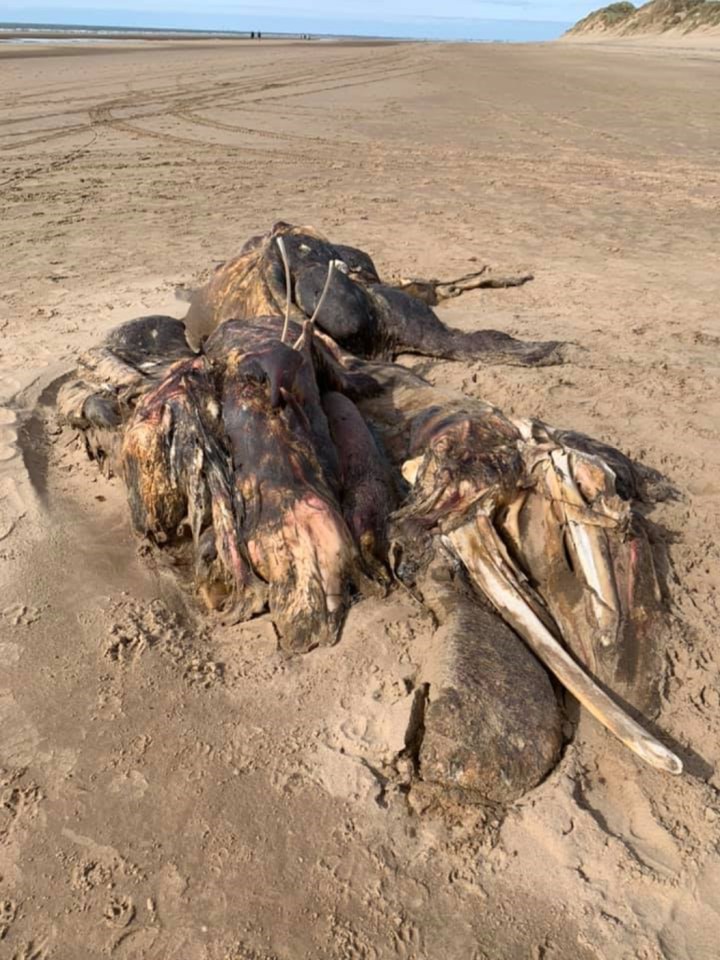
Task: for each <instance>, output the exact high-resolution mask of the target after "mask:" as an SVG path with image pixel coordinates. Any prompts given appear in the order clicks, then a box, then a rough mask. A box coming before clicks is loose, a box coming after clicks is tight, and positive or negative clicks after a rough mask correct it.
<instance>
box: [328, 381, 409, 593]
mask: <svg viewBox="0 0 720 960" xmlns="http://www.w3.org/2000/svg"><path fill="white" fill-rule="evenodd" d="M323 409H324V410H325V413H326V415H327V418H328V422H329V425H330V433H331V435H332V440H333V444H334V446H335V449H336V450H337V452H338V458H339V466H340V481H341V503H342V508H343V515H344V517H345V520H346V522H347V525H348V527H349V528H350V532H351V533H352V535H353V538H354V539H355V542H356V543H357V544H358V546H359V548H360V554H361V556H362V558H363V561H364V563H365V565H366V568H367V569H368V571H370V572H372V573H373V574H374V576H375V577H376V578H377V579H379V580H382V581H386V580H387V531H386V526H387V520H388V517H389V515H390V513H391V512H392V510H393V508H394V507H395V505H396V496H395V492H394V489H393V488H394V483H393V480H392V477H391V475H390V468H389V464H388V463H387V461H386V459H385V457H384V456H383V454H382V453H381V452H380V450H379V449H378V446H377V443H376V441H375V439H374V437H373V435H372V433H371V432H370V430H369V429H368V427H367V424H366V423H365V421H364V420H363V418H362V415H361V414H360V411H359V410H358V408H357V407H356V406H355V404H354V403H353V402H352V400H349V399H348V398H347V397H345V396H343V395H342V394H341V393H336V392H332V391H331V392H329V393H326V394H325V395H324V396H323Z"/></svg>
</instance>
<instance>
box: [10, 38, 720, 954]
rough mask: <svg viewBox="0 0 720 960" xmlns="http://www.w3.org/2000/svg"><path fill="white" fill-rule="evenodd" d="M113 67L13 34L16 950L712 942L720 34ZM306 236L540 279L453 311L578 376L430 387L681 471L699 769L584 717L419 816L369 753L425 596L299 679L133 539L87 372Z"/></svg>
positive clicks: (386, 258) (671, 577)
mask: <svg viewBox="0 0 720 960" xmlns="http://www.w3.org/2000/svg"><path fill="white" fill-rule="evenodd" d="M29 46H32V50H30V51H28V47H29ZM100 48H102V53H103V55H102V56H98V55H94V50H90V49H89V47H86V46H82V47H81V46H80V45H76V46H75V47H73V48H72V49H71V50H70V49H67V48H62V47H60V46H58V45H55V46H53V48H52V50H50V49H49V48H43V49H42V50H41V49H40V47H39V46H38V45H26V46H25V47H24V48H23V49H19V48H17V47H13V46H10V45H8V46H3V47H2V48H1V49H0V249H1V250H2V278H3V282H2V285H1V287H0V957H3V958H4V957H8V958H18V960H20V958H23V960H29V958H33V960H50V958H57V960H84V958H88V960H90V958H93V960H94V958H97V957H104V956H111V957H114V958H115V957H116V958H122V960H126V958H127V960H131V958H132V960H141V958H152V960H170V958H173V960H174V958H178V960H301V958H302V960H304V958H313V960H316V958H317V960H384V958H406V960H410V958H413V960H437V958H446V960H515V958H518V960H520V958H523V960H524V958H528V960H711V958H715V957H717V955H718V954H717V950H718V947H717V945H718V943H719V942H720V855H719V853H718V840H719V831H720V798H719V796H718V789H719V788H720V774H718V772H717V765H718V761H719V760H720V673H719V671H718V666H719V664H720V648H719V647H718V622H719V619H720V610H719V609H718V589H719V586H720V576H719V574H718V570H719V569H720V566H719V563H718V561H719V560H720V548H719V547H718V543H719V542H720V537H719V535H720V320H719V318H718V309H717V296H718V290H717V281H718V275H719V268H720V257H719V253H720V250H719V233H718V213H719V210H718V206H719V203H718V201H719V196H720V174H719V172H718V165H717V158H718V151H719V150H720V125H719V124H718V108H717V91H718V89H720V63H718V56H717V48H716V47H715V46H713V45H712V44H709V45H705V46H703V45H702V44H701V45H699V46H697V45H696V46H693V45H692V44H691V43H689V42H688V43H687V44H685V45H684V46H680V45H678V46H677V47H676V48H674V49H670V48H667V49H660V48H659V47H658V45H653V44H647V45H645V46H643V45H641V44H637V43H636V44H634V45H632V47H631V46H630V45H624V46H623V45H621V44H612V45H603V44H595V45H589V44H587V45H586V44H582V45H579V44H578V45H575V44H570V43H563V44H548V45H528V46H510V45H480V44H479V45H432V44H398V45H384V44H376V45H373V44H364V45H352V44H342V43H336V44H332V43H313V44H292V43H285V44H275V43H265V42H264V41H263V42H262V43H256V44H255V45H253V44H251V43H233V44H223V43H222V42H205V41H197V42H194V43H174V42H173V43H170V42H168V43H167V44H152V45H151V44H148V45H147V46H142V45H138V44H130V45H123V44H117V45H115V44H102V45H98V47H97V48H94V49H100ZM49 53H52V55H48V54H49ZM30 54H31V55H30ZM278 219H284V220H288V221H291V222H297V223H310V224H313V225H315V226H316V227H317V228H319V229H320V230H322V231H324V232H326V233H327V234H328V235H330V236H331V237H332V238H333V239H334V240H336V241H338V242H342V243H349V244H353V245H355V246H358V247H362V248H363V249H365V250H367V251H368V252H370V253H371V254H372V255H373V256H374V258H375V261H376V263H377V266H378V268H379V270H380V273H381V275H386V276H393V275H404V276H429V277H440V278H453V277H456V276H460V275H462V274H464V273H468V272H470V271H471V270H476V269H478V268H479V265H481V264H489V265H490V266H491V267H492V268H493V269H495V270H496V271H498V272H499V273H521V272H525V271H529V272H532V273H533V274H534V276H535V279H534V280H533V282H531V283H528V284H526V285H525V286H522V287H520V288H517V289H511V290H482V291H475V292H473V293H469V294H466V295H464V296H463V297H461V298H459V299H457V300H455V301H452V302H451V303H450V304H449V305H447V306H444V307H442V308H441V309H440V313H441V315H442V316H443V318H444V319H445V320H446V321H447V322H449V323H451V324H453V325H456V326H461V327H463V328H465V329H473V328H481V327H494V328H498V329H501V330H505V331H507V332H509V333H511V334H513V335H515V336H518V337H521V338H524V339H532V340H540V339H563V340H567V341H570V342H571V343H573V344H574V345H575V346H574V347H573V348H572V349H571V350H570V351H569V360H568V362H567V363H566V364H565V365H563V366H555V367H544V368H540V369H527V368H520V367H509V366H484V365H481V364H471V365H467V364H460V363H450V362H436V363H433V362H429V361H423V362H422V363H421V364H420V365H419V366H420V369H421V370H422V371H423V372H424V373H425V375H427V376H428V377H430V378H431V379H433V380H435V381H437V382H443V383H447V384H450V385H453V386H455V387H456V388H457V389H461V390H464V391H465V392H466V393H467V394H468V395H471V396H479V397H483V398H486V399H487V400H489V401H492V402H493V403H494V404H496V405H497V406H499V407H500V408H501V409H503V410H504V411H505V412H506V413H509V414H516V415H534V416H537V417H540V418H542V419H544V420H546V421H548V422H550V423H552V424H556V425H558V426H562V427H573V428H575V429H577V430H581V431H584V432H586V433H588V434H591V435H592V436H595V437H598V438H600V439H602V440H604V441H607V442H610V443H612V444H614V445H616V446H618V447H619V448H620V449H621V450H623V451H624V452H625V453H627V454H628V455H629V456H631V457H632V458H633V459H635V460H638V461H641V462H642V463H643V464H645V465H646V466H647V467H648V468H649V469H650V471H651V473H649V474H648V476H651V477H652V482H651V483H649V485H648V490H647V502H646V503H645V504H644V505H643V510H644V512H646V514H647V516H648V519H649V521H650V523H651V525H652V532H653V538H654V539H655V541H656V543H657V545H658V549H659V551H660V552H662V550H663V548H664V550H666V551H667V554H668V556H669V565H668V566H667V569H664V570H662V571H661V574H662V577H663V580H664V582H665V585H666V591H667V604H668V613H667V618H666V624H665V628H664V630H663V631H662V635H661V636H658V637H657V638H656V639H657V643H658V645H659V647H660V649H661V650H662V651H664V655H663V657H662V663H663V675H662V676H661V677H660V678H659V683H660V702H661V707H660V713H659V715H658V717H657V718H656V720H655V721H654V724H655V725H654V726H653V729H655V730H656V731H658V732H659V733H660V735H661V736H662V737H664V738H666V741H667V742H668V744H670V745H671V746H673V747H674V748H675V749H676V750H677V751H678V752H679V754H680V755H681V756H682V758H683V760H684V762H685V766H686V772H685V773H684V775H683V776H682V777H680V778H671V777H669V776H667V775H663V774H661V773H657V772H654V771H652V770H649V769H647V768H644V767H642V766H641V765H640V764H639V762H637V761H636V760H635V759H634V757H633V756H631V755H630V754H629V753H628V752H627V751H626V750H624V749H623V748H622V746H621V745H620V744H619V743H618V742H617V741H615V740H614V739H613V738H612V737H611V736H610V735H609V734H607V733H606V732H605V731H604V730H602V729H601V728H600V727H599V726H598V725H597V723H596V722H595V721H594V720H593V719H592V718H591V717H589V716H588V715H586V714H585V713H583V712H578V711H577V709H575V708H573V706H572V704H570V705H569V707H568V714H569V725H568V728H567V729H568V734H569V735H572V742H570V743H569V745H568V747H567V749H566V752H565V755H564V757H563V760H562V762H561V764H560V766H559V767H558V769H557V770H556V771H555V772H554V773H553V774H552V775H551V776H550V777H549V778H548V780H547V781H546V782H544V783H543V784H542V785H541V786H540V787H538V788H537V789H536V790H535V791H533V792H532V793H530V794H528V795H527V796H526V797H525V798H524V799H523V800H522V801H521V802H520V803H518V804H517V805H516V806H515V807H513V808H511V809H510V810H509V811H507V812H503V811H500V810H481V811H472V810H470V811H468V810H463V809H460V808H453V807H451V806H448V807H447V808H446V809H436V808H431V809H424V807H423V804H422V802H421V801H419V800H417V799H413V793H412V791H411V794H410V801H408V798H407V797H406V795H405V794H404V793H403V792H402V791H399V790H396V789H393V787H392V784H387V783H383V782H382V780H381V779H379V778H378V776H377V775H376V773H375V772H374V770H375V768H374V765H373V758H375V757H377V756H378V755H382V752H383V751H385V752H388V753H391V752H392V751H393V750H397V749H398V730H397V729H396V728H394V727H393V725H392V724H388V722H387V718H388V717H392V716H393V715H394V714H393V711H394V710H395V707H396V705H397V704H398V703H400V702H401V701H402V698H403V696H404V695H405V693H406V691H405V687H404V677H406V676H407V674H408V671H411V669H412V663H413V650H414V649H415V645H416V644H417V643H418V642H420V641H422V638H423V637H424V636H426V635H427V633H428V631H429V629H430V626H429V624H428V623H427V621H426V619H425V618H424V617H423V615H422V612H421V610H420V609H419V608H418V607H417V606H416V605H415V604H414V602H413V600H412V598H411V597H409V596H405V595H400V594H395V595H393V596H392V597H391V598H389V599H388V600H383V601H381V600H365V601H363V602H361V603H359V604H358V605H357V606H355V607H354V608H353V610H352V611H351V614H350V617H349V619H348V623H347V626H346V628H345V630H344V633H343V636H342V638H341V640H340V642H339V644H338V645H337V646H336V647H334V648H332V649H323V650H317V651H314V652H313V653H311V654H309V655H307V656H304V657H299V658H296V659H292V660H287V659H283V658H282V657H281V656H280V655H279V654H278V652H277V650H276V644H275V638H274V634H273V632H272V630H271V628H270V625H269V624H267V623H265V622H263V621H258V622H254V623H252V624H247V625H245V626H236V627H226V628H215V629H210V628H208V627H203V626H202V623H201V622H198V623H195V622H194V621H192V620H188V619H187V616H186V608H185V604H184V601H183V600H182V598H181V597H180V596H179V594H178V592H177V589H176V588H175V586H174V581H173V580H172V577H170V576H168V575H167V574H166V573H165V572H164V571H163V570H161V569H155V568H153V567H152V566H151V565H150V564H149V563H148V561H147V560H146V559H145V558H143V557H142V556H140V555H139V553H138V548H137V544H136V542H135V541H134V539H133V537H132V535H131V533H130V530H129V524H128V517H127V510H126V507H125V505H124V501H123V492H122V489H121V487H120V485H119V483H118V481H117V480H112V481H107V480H105V479H103V478H102V477H101V476H100V475H99V473H98V471H97V470H96V469H95V467H94V465H93V464H91V463H89V462H88V461H87V460H86V459H85V457H84V453H83V451H81V450H80V449H79V448H78V445H77V443H76V442H75V441H74V440H73V437H72V434H71V433H70V432H69V431H68V430H67V429H62V430H61V429H60V427H59V426H57V424H56V420H55V415H54V411H53V402H54V398H55V395H56V393H57V389H58V386H59V384H60V383H61V382H62V378H63V377H66V376H67V375H68V374H69V373H70V372H71V371H72V369H73V366H74V363H75V358H76V356H77V354H78V353H79V352H80V351H82V350H83V349H86V348H87V347H88V346H90V345H92V344H95V343H97V342H98V341H99V339H100V338H101V337H102V336H103V334H104V333H105V332H106V331H107V330H108V329H109V328H110V327H111V326H114V325H116V324H117V323H119V322H121V321H123V320H125V319H129V318H131V317H134V316H139V315H142V314H148V313H170V314H172V315H175V316H182V315H183V313H184V310H185V306H186V304H184V303H183V302H182V301H180V300H178V299H177V298H176V296H175V291H176V288H178V287H180V288H182V287H186V288H187V287H192V286H193V285H194V284H196V283H197V282H198V280H200V279H202V278H203V277H204V276H206V275H207V273H208V271H209V270H210V269H212V267H213V266H214V265H216V264H217V263H218V262H221V261H223V260H224V259H226V258H228V257H230V256H231V255H233V254H234V253H236V252H237V251H238V249H239V247H240V245H241V244H242V243H243V242H244V241H245V239H246V238H248V237H249V236H251V235H253V234H257V233H259V232H262V231H264V230H266V229H268V228H269V227H270V225H271V224H272V223H273V222H274V221H275V220H278ZM408 362H411V361H408ZM400 733H401V734H402V730H401V731H400ZM400 745H401V744H400Z"/></svg>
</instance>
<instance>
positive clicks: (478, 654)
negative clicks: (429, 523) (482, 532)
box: [394, 529, 563, 803]
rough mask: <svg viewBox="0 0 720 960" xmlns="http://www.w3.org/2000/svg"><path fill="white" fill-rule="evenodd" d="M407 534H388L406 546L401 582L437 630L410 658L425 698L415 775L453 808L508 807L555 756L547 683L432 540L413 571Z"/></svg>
mask: <svg viewBox="0 0 720 960" xmlns="http://www.w3.org/2000/svg"><path fill="white" fill-rule="evenodd" d="M408 533H409V536H407V537H403V534H402V530H398V529H396V530H395V531H394V538H399V539H400V540H401V541H403V543H404V546H405V549H404V551H403V553H404V556H403V560H402V569H401V571H400V573H401V574H402V576H403V579H404V580H405V582H406V584H407V585H408V586H410V587H411V588H412V590H413V592H414V593H415V594H416V595H418V596H419V599H421V601H422V603H423V604H424V605H425V606H426V607H427V608H428V609H429V610H430V611H431V612H432V614H433V616H434V618H435V621H436V623H437V625H438V626H437V629H436V631H435V633H434V634H433V636H432V639H431V640H430V642H429V644H427V645H423V648H422V652H421V653H420V654H418V653H416V657H418V659H419V661H420V669H419V674H418V678H417V685H418V687H420V688H421V689H424V714H423V716H422V727H421V730H420V731H419V733H420V735H419V736H418V740H419V742H418V743H417V746H416V763H417V770H416V775H417V776H418V777H419V779H420V780H422V781H423V782H424V783H426V784H427V783H430V784H437V785H438V786H440V787H442V788H443V790H444V791H450V792H451V794H452V795H454V796H455V797H456V798H458V794H459V795H460V796H459V798H460V799H465V800H470V801H472V802H477V801H481V802H483V801H491V802H495V803H510V802H512V801H513V800H516V799H517V798H518V797H521V796H522V795H523V794H524V793H526V792H527V791H528V790H531V789H532V788H533V787H534V786H536V785H537V784H538V783H539V782H540V781H541V780H542V779H543V778H544V777H545V776H547V774H548V773H549V772H550V771H551V770H552V769H553V767H554V765H555V763H556V762H557V759H558V757H559V755H560V750H561V746H562V720H563V717H562V713H561V710H560V708H559V705H558V701H557V697H556V695H555V691H554V690H553V686H552V683H551V682H550V677H549V675H548V673H547V671H546V670H545V669H544V667H543V666H542V665H541V663H540V662H539V660H538V659H536V657H535V656H534V655H533V654H532V653H531V652H530V650H529V649H528V647H527V646H526V645H525V644H524V643H523V641H522V640H520V639H519V637H517V636H516V635H515V634H514V633H513V631H512V630H511V629H510V627H509V626H507V624H506V623H504V622H503V620H501V619H500V618H499V617H498V616H497V614H496V613H495V612H494V610H493V609H492V607H491V606H490V605H489V604H486V603H484V602H483V601H482V600H481V599H480V598H479V597H478V596H477V595H476V594H474V592H473V591H472V589H471V587H470V586H469V584H468V583H467V582H466V578H465V576H464V574H463V572H462V570H460V569H457V568H456V565H455V564H454V563H453V560H452V557H451V555H450V554H449V553H448V552H447V551H446V550H445V549H443V547H442V545H440V544H439V543H438V542H437V538H436V537H432V538H431V541H430V544H429V550H428V553H429V562H427V560H428V557H425V558H420V563H419V568H415V567H414V561H416V558H415V557H413V556H412V554H413V553H414V552H415V547H416V545H417V543H418V542H421V541H422V537H420V538H418V537H416V536H413V534H412V531H408ZM408 554H409V555H410V556H408ZM408 568H410V576H409V582H408V572H407V571H408Z"/></svg>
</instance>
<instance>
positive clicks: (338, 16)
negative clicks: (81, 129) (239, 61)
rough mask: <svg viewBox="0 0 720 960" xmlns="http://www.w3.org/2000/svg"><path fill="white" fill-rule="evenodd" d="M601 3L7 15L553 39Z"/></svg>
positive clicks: (15, 11)
mask: <svg viewBox="0 0 720 960" xmlns="http://www.w3.org/2000/svg"><path fill="white" fill-rule="evenodd" d="M603 2H604V0H598V2H597V3H594V4H593V3H587V2H576V0H487V2H483V0H445V2H444V3H438V2H437V0H353V2H351V3H348V2H346V3H341V2H337V0H335V2H333V0H266V2H264V3H260V2H257V0H256V2H254V3H241V2H236V3H233V2H229V0H204V2H203V0H149V2H146V3H142V2H140V0H86V2H85V0H69V2H68V0H45V2H44V3H43V5H42V6H35V5H31V4H24V3H17V2H15V3H13V2H12V0H10V2H9V4H7V5H6V4H5V3H3V4H2V5H0V18H1V19H3V20H11V21H13V20H14V21H21V22H35V23H84V24H97V25H106V24H112V25H118V26H120V25H122V26H145V27H185V28H195V29H201V28H202V29H229V30H252V29H260V30H263V29H264V30H266V31H268V32H271V31H283V32H289V33H294V32H311V33H312V32H314V33H352V34H376V35H377V34H381V35H385V36H415V37H436V38H438V39H465V38H468V39H515V40H522V39H527V40H534V39H539V40H543V39H551V38H552V37H553V36H558V35H559V34H560V33H562V31H563V30H564V29H565V27H566V26H568V25H569V24H571V23H574V22H575V21H576V20H578V19H580V17H582V16H584V15H585V14H586V13H588V12H589V11H590V10H591V9H594V7H596V6H602V5H603Z"/></svg>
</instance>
